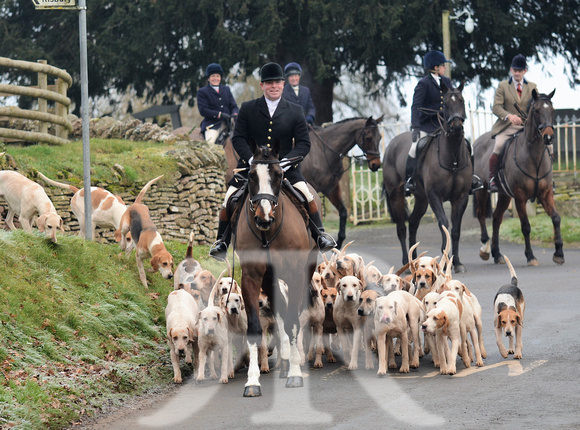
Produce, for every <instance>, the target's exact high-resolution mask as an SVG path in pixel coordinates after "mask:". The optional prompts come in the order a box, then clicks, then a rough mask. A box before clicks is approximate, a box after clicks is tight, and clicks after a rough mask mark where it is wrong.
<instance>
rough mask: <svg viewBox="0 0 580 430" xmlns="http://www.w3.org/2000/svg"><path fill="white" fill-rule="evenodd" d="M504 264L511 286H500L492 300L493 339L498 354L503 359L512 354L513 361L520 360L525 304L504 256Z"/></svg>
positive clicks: (511, 267) (512, 270)
mask: <svg viewBox="0 0 580 430" xmlns="http://www.w3.org/2000/svg"><path fill="white" fill-rule="evenodd" d="M504 259H505V262H506V264H507V265H508V267H509V269H510V274H511V275H512V280H511V284H508V285H504V286H502V287H501V288H500V289H499V291H498V292H497V294H496V295H495V299H494V300H493V307H494V316H493V325H494V327H495V339H496V342H497V346H498V348H499V353H500V354H501V356H502V357H503V358H507V356H508V354H514V359H521V358H522V348H523V343H522V329H523V328H524V311H525V310H526V302H525V300H524V294H523V293H522V291H521V290H520V289H519V288H518V277H517V275H516V272H515V270H514V268H513V266H512V263H511V262H510V261H509V259H508V258H507V257H506V256H505V255H504ZM502 332H503V333H505V335H506V336H507V337H508V339H509V349H508V350H506V349H505V346H504V344H503V341H502V339H501V335H502ZM514 333H515V337H516V349H515V352H514Z"/></svg>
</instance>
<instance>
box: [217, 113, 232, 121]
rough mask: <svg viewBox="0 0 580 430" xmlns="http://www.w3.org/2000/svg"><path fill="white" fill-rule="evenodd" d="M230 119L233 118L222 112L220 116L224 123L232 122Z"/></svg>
mask: <svg viewBox="0 0 580 430" xmlns="http://www.w3.org/2000/svg"><path fill="white" fill-rule="evenodd" d="M230 118H231V116H229V115H228V114H227V113H224V112H222V113H221V114H220V119H221V120H222V121H224V122H227V121H229V120H230Z"/></svg>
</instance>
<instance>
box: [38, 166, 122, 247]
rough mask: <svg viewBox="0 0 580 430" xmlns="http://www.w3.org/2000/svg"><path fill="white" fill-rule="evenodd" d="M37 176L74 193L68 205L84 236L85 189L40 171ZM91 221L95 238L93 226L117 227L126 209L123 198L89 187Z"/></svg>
mask: <svg viewBox="0 0 580 430" xmlns="http://www.w3.org/2000/svg"><path fill="white" fill-rule="evenodd" d="M38 176H40V177H41V178H42V180H44V182H46V183H47V184H49V185H52V186H55V187H59V188H64V189H65V190H69V191H72V192H73V193H74V195H73V196H72V198H71V200H70V207H71V209H72V211H73V213H74V214H75V216H76V217H77V220H78V221H79V235H80V236H81V237H83V238H84V237H85V189H84V188H81V189H78V188H77V187H75V186H73V185H70V184H63V183H61V182H56V181H53V180H52V179H49V178H47V177H46V176H44V175H43V174H42V173H40V172H38ZM91 208H92V212H91V222H92V226H91V229H92V237H93V239H94V238H95V228H96V227H97V226H98V227H101V228H109V229H110V228H114V229H115V230H118V229H119V226H120V225H121V217H122V216H123V214H124V213H125V211H126V210H127V206H126V205H125V202H124V201H123V199H122V198H121V197H119V196H116V195H115V194H113V193H111V192H109V191H107V190H105V189H103V188H99V187H91Z"/></svg>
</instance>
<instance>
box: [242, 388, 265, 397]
mask: <svg viewBox="0 0 580 430" xmlns="http://www.w3.org/2000/svg"><path fill="white" fill-rule="evenodd" d="M261 395H262V388H261V387H260V386H259V385H248V386H247V387H246V388H244V397H260V396H261Z"/></svg>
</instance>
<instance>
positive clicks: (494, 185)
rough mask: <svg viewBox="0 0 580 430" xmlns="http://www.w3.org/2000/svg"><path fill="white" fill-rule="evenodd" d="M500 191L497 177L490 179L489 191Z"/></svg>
mask: <svg viewBox="0 0 580 430" xmlns="http://www.w3.org/2000/svg"><path fill="white" fill-rule="evenodd" d="M498 191H499V187H498V186H497V182H496V181H495V177H493V178H491V179H490V180H489V188H488V189H487V192H488V193H497V192H498Z"/></svg>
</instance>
